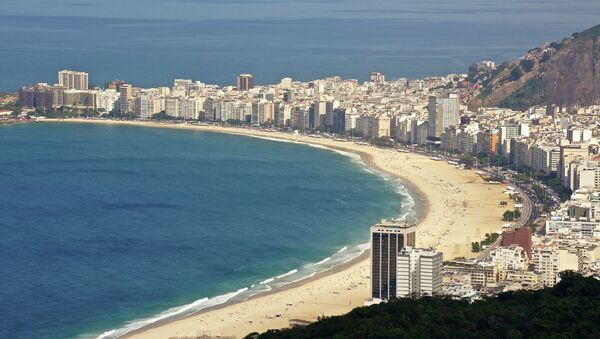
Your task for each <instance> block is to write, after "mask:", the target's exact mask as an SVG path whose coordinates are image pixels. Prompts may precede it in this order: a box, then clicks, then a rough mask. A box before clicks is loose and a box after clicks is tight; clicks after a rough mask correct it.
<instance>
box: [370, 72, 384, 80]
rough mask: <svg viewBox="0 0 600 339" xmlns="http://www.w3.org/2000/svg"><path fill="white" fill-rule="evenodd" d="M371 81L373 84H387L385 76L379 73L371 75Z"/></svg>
mask: <svg viewBox="0 0 600 339" xmlns="http://www.w3.org/2000/svg"><path fill="white" fill-rule="evenodd" d="M371 81H372V82H385V75H384V74H383V73H379V72H372V73H371Z"/></svg>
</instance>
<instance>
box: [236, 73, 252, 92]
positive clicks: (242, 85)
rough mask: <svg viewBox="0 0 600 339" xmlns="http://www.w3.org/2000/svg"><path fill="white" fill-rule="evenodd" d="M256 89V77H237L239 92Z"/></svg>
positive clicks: (241, 75) (245, 75) (243, 75)
mask: <svg viewBox="0 0 600 339" xmlns="http://www.w3.org/2000/svg"><path fill="white" fill-rule="evenodd" d="M253 88H254V76H252V74H240V75H238V77H237V90H238V91H249V90H251V89H253Z"/></svg>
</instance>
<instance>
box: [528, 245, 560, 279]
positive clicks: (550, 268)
mask: <svg viewBox="0 0 600 339" xmlns="http://www.w3.org/2000/svg"><path fill="white" fill-rule="evenodd" d="M533 261H534V271H535V273H537V274H539V275H540V282H541V283H542V284H543V285H544V286H554V285H555V284H556V282H557V279H558V272H559V257H558V253H557V252H556V251H554V250H552V249H549V248H535V249H534V250H533Z"/></svg>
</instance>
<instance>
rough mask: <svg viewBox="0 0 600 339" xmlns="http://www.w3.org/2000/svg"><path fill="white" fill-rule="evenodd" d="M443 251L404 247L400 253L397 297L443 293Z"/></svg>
mask: <svg viewBox="0 0 600 339" xmlns="http://www.w3.org/2000/svg"><path fill="white" fill-rule="evenodd" d="M443 261H444V260H443V255H442V253H441V252H438V251H435V250H431V249H418V248H412V247H408V246H407V247H404V248H403V249H401V250H400V252H399V253H398V262H397V267H398V268H397V273H396V274H397V280H396V285H397V287H396V291H397V292H396V297H410V296H417V297H420V296H425V295H429V296H432V295H437V294H441V293H442V263H443Z"/></svg>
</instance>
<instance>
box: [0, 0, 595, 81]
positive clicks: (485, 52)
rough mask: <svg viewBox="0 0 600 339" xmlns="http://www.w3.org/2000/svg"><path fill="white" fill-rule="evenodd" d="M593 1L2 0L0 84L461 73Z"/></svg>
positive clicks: (555, 26) (566, 29)
mask: <svg viewBox="0 0 600 339" xmlns="http://www.w3.org/2000/svg"><path fill="white" fill-rule="evenodd" d="M599 14H600V2H598V1H586V0H574V1H568V2H565V1H563V0H546V1H539V0H527V1H521V0H519V1H517V0H506V1H496V2H487V1H479V2H478V1H472V0H457V1H452V2H448V1H442V0H427V1H407V0H400V1H397V0H394V1H391V0H373V1H368V2H365V1H358V0H338V1H321V0H297V1H288V0H224V1H214V0H176V1H167V0H130V1H117V0H107V1H102V2H98V1H86V0H80V1H70V0H69V1H67V0H58V1H51V2H48V1H45V0H5V1H3V4H2V14H1V15H0V56H1V57H0V91H16V90H17V89H18V88H19V87H20V86H22V85H25V84H30V83H35V82H48V83H55V82H56V81H57V79H56V78H57V75H56V73H57V71H58V70H60V69H64V68H66V69H76V70H82V71H87V72H89V73H90V81H91V82H92V83H94V84H96V85H102V84H103V83H104V82H106V81H110V80H113V79H123V80H126V81H128V82H130V83H133V84H134V85H136V86H146V87H149V86H165V85H166V86H169V85H171V84H172V82H173V79H175V78H184V79H193V80H197V81H203V82H205V83H214V84H220V85H233V84H235V77H236V76H237V75H238V74H240V73H252V74H254V75H255V78H256V81H257V82H258V83H260V84H267V83H277V82H279V80H280V79H281V78H282V77H286V76H291V77H292V78H293V79H297V80H303V81H308V80H313V79H318V78H324V77H326V76H332V75H341V76H342V77H344V78H355V79H359V80H367V79H368V77H369V74H370V72H372V71H380V72H383V73H385V74H386V75H387V77H388V79H394V78H399V77H408V78H420V77H424V76H430V75H446V74H449V73H464V72H466V71H467V68H468V65H469V64H470V63H472V62H475V61H479V60H484V59H491V60H494V61H497V62H502V61H506V60H512V59H514V58H517V57H519V56H521V55H522V54H523V53H524V52H525V51H527V50H529V49H531V48H533V47H536V46H539V45H540V44H542V43H544V42H546V41H554V40H558V39H561V38H563V37H566V36H569V35H571V34H572V33H573V32H577V31H581V30H583V29H586V28H588V27H590V26H592V25H596V24H598V23H599V22H598V15H599Z"/></svg>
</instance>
